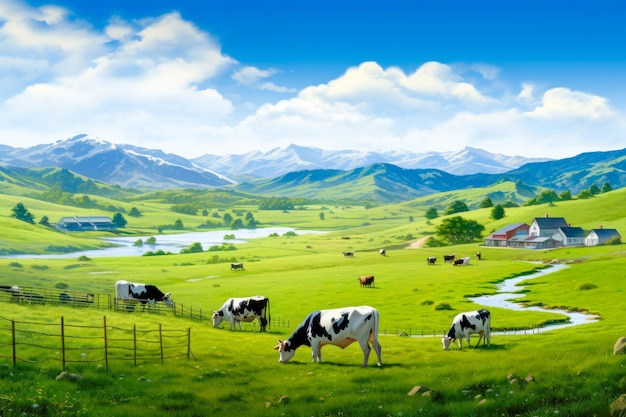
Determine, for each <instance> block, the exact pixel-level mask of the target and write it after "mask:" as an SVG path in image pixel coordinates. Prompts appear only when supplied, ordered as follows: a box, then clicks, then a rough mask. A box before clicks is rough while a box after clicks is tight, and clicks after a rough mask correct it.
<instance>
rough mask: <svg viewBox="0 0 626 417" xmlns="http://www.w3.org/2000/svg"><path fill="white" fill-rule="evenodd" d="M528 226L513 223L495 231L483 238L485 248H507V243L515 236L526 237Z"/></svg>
mask: <svg viewBox="0 0 626 417" xmlns="http://www.w3.org/2000/svg"><path fill="white" fill-rule="evenodd" d="M529 228H530V226H528V225H527V224H526V223H515V224H509V225H507V226H504V227H503V228H501V229H498V230H496V231H495V232H493V233H492V234H490V235H489V236H487V237H486V238H485V246H499V247H506V246H509V244H508V241H509V240H511V239H513V238H514V237H516V236H528V229H529Z"/></svg>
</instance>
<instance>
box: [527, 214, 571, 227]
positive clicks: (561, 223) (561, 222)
mask: <svg viewBox="0 0 626 417" xmlns="http://www.w3.org/2000/svg"><path fill="white" fill-rule="evenodd" d="M533 221H535V222H537V225H538V226H539V228H540V229H558V228H559V227H568V224H567V222H566V221H565V218H564V217H535V218H534V220H533Z"/></svg>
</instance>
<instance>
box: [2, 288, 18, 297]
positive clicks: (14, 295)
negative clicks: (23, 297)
mask: <svg viewBox="0 0 626 417" xmlns="http://www.w3.org/2000/svg"><path fill="white" fill-rule="evenodd" d="M0 291H2V292H8V293H11V295H12V296H13V297H17V296H18V295H19V293H20V287H18V286H17V285H0Z"/></svg>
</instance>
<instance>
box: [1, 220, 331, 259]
mask: <svg viewBox="0 0 626 417" xmlns="http://www.w3.org/2000/svg"><path fill="white" fill-rule="evenodd" d="M287 232H294V233H296V234H298V235H304V234H321V233H326V232H321V231H317V230H295V229H292V228H289V227H268V228H258V229H238V230H216V231H209V232H193V233H177V234H171V235H159V234H155V235H149V236H132V237H112V238H103V240H105V241H107V242H110V243H113V244H115V245H118V246H115V247H111V248H105V249H95V250H86V251H80V252H71V253H62V254H31V255H7V256H2V258H11V259H12V258H35V259H40V258H41V259H50V258H77V257H79V256H87V257H89V258H97V257H118V256H142V255H143V254H144V253H146V252H148V251H152V252H155V251H158V250H162V251H164V252H171V253H179V252H180V251H181V249H183V248H186V247H188V246H189V245H191V244H193V243H196V242H200V244H201V245H202V249H203V250H205V251H206V250H207V249H208V248H209V247H210V246H213V245H221V244H222V243H245V242H246V241H248V240H250V239H255V238H259V237H267V236H270V235H272V234H278V235H279V236H280V235H284V234H285V233H287ZM225 235H234V236H235V239H224V236H225ZM151 237H154V238H155V239H156V243H155V244H154V245H148V244H145V242H146V240H147V239H149V238H151ZM138 240H141V241H142V242H144V244H143V245H141V246H135V242H137V241H138Z"/></svg>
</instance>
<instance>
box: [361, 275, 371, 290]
mask: <svg viewBox="0 0 626 417" xmlns="http://www.w3.org/2000/svg"><path fill="white" fill-rule="evenodd" d="M359 282H360V283H361V287H373V286H374V275H363V276H360V277H359Z"/></svg>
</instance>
